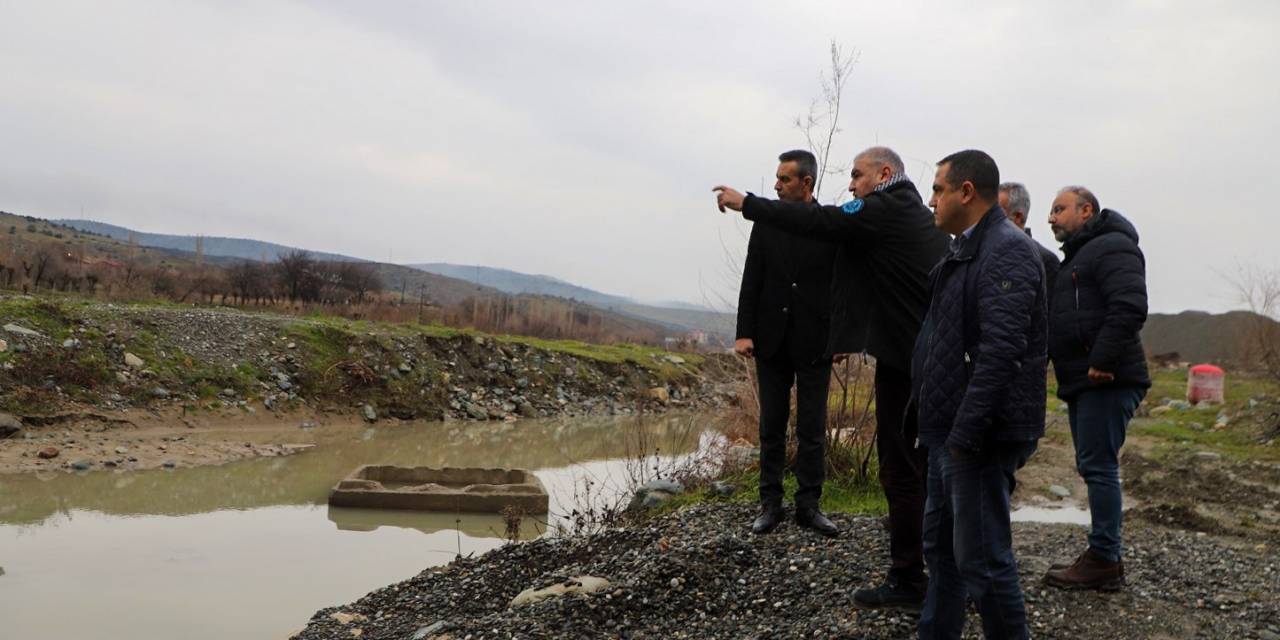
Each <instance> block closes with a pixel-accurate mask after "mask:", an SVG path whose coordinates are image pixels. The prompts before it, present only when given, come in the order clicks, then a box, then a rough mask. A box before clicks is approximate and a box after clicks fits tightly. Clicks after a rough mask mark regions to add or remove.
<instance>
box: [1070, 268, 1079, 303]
mask: <svg viewBox="0 0 1280 640" xmlns="http://www.w3.org/2000/svg"><path fill="white" fill-rule="evenodd" d="M1071 288H1072V289H1073V290H1075V294H1076V311H1079V310H1080V277H1079V275H1078V274H1077V273H1076V268H1075V267H1071Z"/></svg>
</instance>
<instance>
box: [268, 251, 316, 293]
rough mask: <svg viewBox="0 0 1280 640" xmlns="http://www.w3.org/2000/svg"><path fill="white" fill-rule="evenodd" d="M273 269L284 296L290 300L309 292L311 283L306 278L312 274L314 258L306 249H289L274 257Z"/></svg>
mask: <svg viewBox="0 0 1280 640" xmlns="http://www.w3.org/2000/svg"><path fill="white" fill-rule="evenodd" d="M275 271H276V277H277V278H278V279H279V280H280V287H281V289H283V291H284V294H285V296H286V297H288V298H289V301H290V302H296V301H298V300H300V299H302V298H303V296H304V294H306V293H309V291H308V289H309V288H310V286H311V284H312V283H309V282H308V279H309V278H311V277H312V276H313V274H314V271H315V260H313V259H312V258H311V254H310V253H308V252H306V251H302V250H295V251H290V252H288V253H285V254H281V255H280V257H278V258H276V264H275Z"/></svg>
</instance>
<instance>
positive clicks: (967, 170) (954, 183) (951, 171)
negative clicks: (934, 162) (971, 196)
mask: <svg viewBox="0 0 1280 640" xmlns="http://www.w3.org/2000/svg"><path fill="white" fill-rule="evenodd" d="M944 164H945V165H948V167H949V168H948V169H947V183H948V184H949V185H950V186H951V188H952V189H958V188H960V185H962V184H964V183H965V182H966V181H968V182H972V183H973V187H974V189H976V190H977V192H978V197H979V198H982V199H983V200H995V199H996V196H997V195H999V193H1000V168H999V167H997V166H996V161H995V160H993V159H991V156H989V155H987V153H986V152H985V151H978V150H977V149H965V150H964V151H957V152H955V153H953V154H951V155H949V156H947V157H945V158H943V159H942V160H939V161H938V166H939V167H941V166H942V165H944Z"/></svg>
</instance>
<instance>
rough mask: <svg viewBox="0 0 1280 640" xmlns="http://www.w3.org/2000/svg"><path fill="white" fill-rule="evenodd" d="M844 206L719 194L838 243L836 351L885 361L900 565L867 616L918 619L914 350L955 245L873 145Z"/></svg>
mask: <svg viewBox="0 0 1280 640" xmlns="http://www.w3.org/2000/svg"><path fill="white" fill-rule="evenodd" d="M850 177H851V180H850V183H849V191H850V193H852V194H853V196H854V199H853V200H851V201H849V202H848V203H846V204H845V205H844V206H839V207H837V206H822V205H819V204H818V203H816V202H810V203H795V202H784V201H779V200H769V199H766V198H761V197H759V196H755V195H751V194H746V195H744V194H742V193H740V192H738V191H735V190H733V189H730V188H728V187H724V186H719V187H716V188H715V191H716V192H717V193H718V196H717V204H718V206H719V207H720V210H721V211H724V210H725V209H726V208H728V209H733V210H734V211H741V212H742V215H743V217H744V218H746V219H748V220H753V221H755V222H756V223H757V224H766V225H770V226H773V227H776V228H778V229H782V230H784V231H790V232H792V233H796V234H799V235H802V236H808V237H813V238H821V239H827V240H831V241H834V242H837V243H838V248H837V250H836V264H835V273H834V276H833V279H832V285H831V286H832V295H831V307H832V308H831V328H830V331H829V332H828V346H827V351H828V353H829V354H831V355H832V356H834V357H835V359H836V360H837V361H839V360H842V359H843V358H844V357H847V356H848V355H849V354H855V353H859V352H862V353H869V354H870V355H872V356H873V357H875V359H876V374H875V392H876V453H877V455H878V457H879V467H880V483H881V485H882V486H883V487H884V491H885V496H886V497H887V499H888V502H889V547H890V549H889V555H890V567H889V572H888V576H887V578H886V580H885V582H884V583H883V584H881V585H879V586H877V587H874V588H868V589H859V590H858V591H857V592H856V593H855V594H854V601H855V603H856V604H857V605H858V606H860V607H864V608H895V609H904V610H909V611H918V610H919V609H920V607H921V606H922V604H923V602H924V596H925V589H926V587H927V584H928V582H927V579H926V577H925V573H924V555H923V550H922V546H921V545H922V541H923V538H924V534H923V529H922V527H923V522H924V503H925V475H926V470H927V460H926V456H925V452H924V451H923V450H922V449H918V448H917V447H916V446H915V441H916V421H915V416H914V415H912V416H908V415H907V411H906V408H907V402H908V399H909V398H910V394H911V376H910V373H909V372H910V366H911V350H912V347H913V346H914V344H915V340H916V335H917V334H918V333H919V331H920V325H921V322H922V321H923V319H924V314H925V309H926V308H927V307H928V304H929V295H928V286H929V271H930V270H931V269H932V268H933V266H934V265H935V264H937V263H938V261H939V260H940V259H941V258H942V257H943V255H945V253H946V251H947V246H948V242H949V240H948V238H947V236H946V234H945V233H943V232H942V231H940V230H938V229H937V228H936V227H935V226H934V222H933V214H932V213H931V212H930V211H929V209H928V208H927V207H925V206H924V202H923V201H922V199H921V197H920V193H919V191H917V190H916V187H915V185H914V184H912V183H911V180H910V179H909V178H908V177H907V175H906V172H905V167H904V166H903V163H902V159H901V158H900V157H899V156H898V154H897V153H895V152H894V151H893V150H892V149H889V148H887V147H871V148H869V149H867V150H865V151H863V152H861V153H859V154H858V155H857V156H856V157H855V158H854V161H853V170H852V172H851V176H850Z"/></svg>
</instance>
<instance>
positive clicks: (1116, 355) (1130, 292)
mask: <svg viewBox="0 0 1280 640" xmlns="http://www.w3.org/2000/svg"><path fill="white" fill-rule="evenodd" d="M1106 248H1107V251H1106V252H1105V253H1104V254H1103V255H1101V256H1099V258H1098V260H1097V262H1096V265H1097V266H1096V270H1097V273H1096V275H1095V278H1096V279H1097V282H1098V288H1099V289H1100V290H1101V291H1102V299H1103V304H1104V306H1105V308H1104V310H1103V313H1104V314H1105V315H1104V316H1103V319H1102V327H1101V328H1100V329H1099V330H1098V337H1097V338H1095V339H1094V342H1093V348H1092V350H1091V351H1090V352H1089V366H1090V367H1093V368H1094V369H1097V370H1099V371H1106V372H1114V371H1115V370H1116V367H1118V366H1119V365H1120V360H1121V358H1122V357H1123V356H1124V355H1125V350H1126V347H1128V346H1129V345H1130V344H1131V343H1133V341H1134V336H1136V335H1138V332H1139V331H1141V330H1142V325H1143V324H1144V323H1145V322H1146V321H1147V274H1146V263H1145V261H1144V259H1143V257H1142V252H1141V251H1140V250H1139V249H1138V247H1137V245H1135V244H1133V243H1132V242H1129V241H1128V240H1127V239H1125V240H1120V239H1117V240H1113V241H1111V242H1109V243H1108V246H1107V247H1106Z"/></svg>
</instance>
